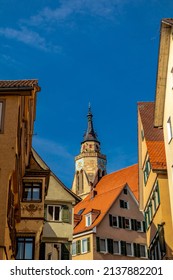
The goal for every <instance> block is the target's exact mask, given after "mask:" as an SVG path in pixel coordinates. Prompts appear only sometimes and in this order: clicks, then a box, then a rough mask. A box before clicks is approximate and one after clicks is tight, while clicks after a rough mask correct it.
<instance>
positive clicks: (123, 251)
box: [120, 241, 126, 256]
mask: <svg viewBox="0 0 173 280" xmlns="http://www.w3.org/2000/svg"><path fill="white" fill-rule="evenodd" d="M120 244H121V255H124V256H126V242H125V241H121V242H120Z"/></svg>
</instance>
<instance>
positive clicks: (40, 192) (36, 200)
mask: <svg viewBox="0 0 173 280" xmlns="http://www.w3.org/2000/svg"><path fill="white" fill-rule="evenodd" d="M27 184H28V186H27ZM34 184H37V185H38V186H34ZM25 189H31V198H30V199H27V198H25V197H24V194H25ZM34 189H38V190H39V191H38V194H39V198H38V199H34V198H33V194H34ZM41 201H42V182H38V181H23V193H22V202H41Z"/></svg>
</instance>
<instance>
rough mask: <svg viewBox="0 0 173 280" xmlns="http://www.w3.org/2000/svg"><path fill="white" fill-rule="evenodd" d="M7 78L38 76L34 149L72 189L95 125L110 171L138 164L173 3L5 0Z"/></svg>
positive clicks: (0, 70) (0, 36)
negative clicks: (141, 110)
mask: <svg viewBox="0 0 173 280" xmlns="http://www.w3.org/2000/svg"><path fill="white" fill-rule="evenodd" d="M0 6H1V9H0V42H1V44H0V79H1V80H6V79H7V80H12V79H35V78H36V79H38V80H39V85H40V86H41V92H40V93H39V94H38V98H37V114H36V121H35V131H34V136H33V146H34V148H35V149H36V150H37V152H38V153H39V154H40V155H41V157H42V158H43V159H44V160H45V162H46V163H47V164H48V165H49V167H50V168H51V169H52V171H53V172H54V173H55V174H56V175H57V176H58V177H59V178H60V179H61V180H62V181H63V183H64V184H65V185H66V186H68V187H71V184H72V180H73V175H74V157H75V156H76V155H78V154H79V152H80V143H81V141H82V140H83V134H84V132H85V130H86V127H87V118H86V115H87V111H88V104H89V102H90V103H91V108H92V113H93V116H94V117H93V120H94V128H95V130H96V131H97V134H98V138H99V140H100V142H101V150H102V153H104V154H106V155H107V161H108V162H107V172H108V173H110V172H113V171H115V170H118V169H120V168H123V167H126V166H128V165H132V164H134V163H136V162H137V102H138V101H153V100H154V97H155V86H156V72H157V60H158V47H159V32H160V21H161V19H162V18H168V17H173V1H172V0H150V1H149V0H57V1H56V0H35V1H28V0H16V1H15V0H0Z"/></svg>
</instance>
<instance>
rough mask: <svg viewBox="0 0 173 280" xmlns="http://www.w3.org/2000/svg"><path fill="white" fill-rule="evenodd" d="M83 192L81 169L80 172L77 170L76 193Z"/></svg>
mask: <svg viewBox="0 0 173 280" xmlns="http://www.w3.org/2000/svg"><path fill="white" fill-rule="evenodd" d="M83 192H84V186H83V170H82V169H81V170H80V172H79V171H77V173H76V193H77V194H81V193H83Z"/></svg>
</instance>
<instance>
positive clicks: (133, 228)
mask: <svg viewBox="0 0 173 280" xmlns="http://www.w3.org/2000/svg"><path fill="white" fill-rule="evenodd" d="M131 226H132V230H137V221H136V220H135V219H131Z"/></svg>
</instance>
